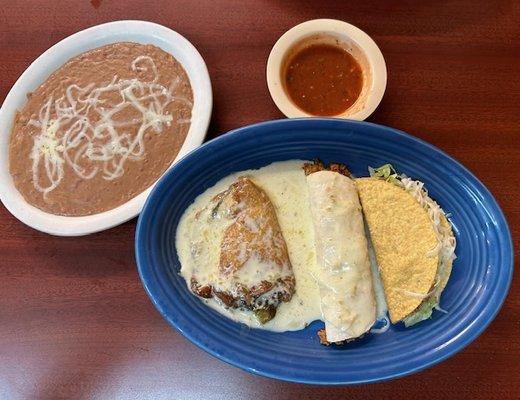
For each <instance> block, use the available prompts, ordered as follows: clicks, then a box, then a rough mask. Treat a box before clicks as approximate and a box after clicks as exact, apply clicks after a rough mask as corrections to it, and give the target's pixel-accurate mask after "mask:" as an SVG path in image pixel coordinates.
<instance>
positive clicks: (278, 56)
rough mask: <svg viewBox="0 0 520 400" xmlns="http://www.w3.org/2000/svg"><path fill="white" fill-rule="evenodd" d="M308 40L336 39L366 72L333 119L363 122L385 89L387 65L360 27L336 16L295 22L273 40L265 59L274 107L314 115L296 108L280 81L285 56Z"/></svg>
mask: <svg viewBox="0 0 520 400" xmlns="http://www.w3.org/2000/svg"><path fill="white" fill-rule="evenodd" d="M307 40H312V41H314V40H317V41H320V42H321V41H325V42H328V41H331V40H333V41H335V42H336V43H339V45H341V46H342V47H343V48H345V49H346V50H347V51H349V52H350V53H351V54H352V55H353V56H354V58H355V59H356V60H357V61H358V62H359V63H360V65H361V67H362V68H363V70H364V71H365V76H364V78H365V79H364V81H365V82H364V85H363V89H362V91H361V94H360V96H359V98H358V100H357V101H356V102H355V103H354V105H353V106H352V107H350V108H349V109H347V110H346V111H344V112H343V113H342V114H340V115H336V116H335V117H336V118H346V119H355V120H358V121H363V120H364V119H366V118H368V116H369V115H370V114H372V113H373V112H374V110H375V109H376V108H377V106H378V105H379V103H380V102H381V99H382V98H383V94H384V93H385V89H386V78H387V76H386V64H385V59H384V58H383V54H382V53H381V50H379V47H377V44H376V43H375V42H374V41H373V40H372V38H371V37H370V36H368V35H367V34H366V33H365V32H363V31H362V30H361V29H359V28H357V27H355V26H354V25H351V24H348V23H346V22H343V21H338V20H335V19H314V20H311V21H307V22H303V23H301V24H299V25H296V26H295V27H294V28H291V29H289V30H288V31H287V32H285V33H284V34H283V35H282V36H281V37H280V39H278V41H277V42H276V43H275V45H274V46H273V49H272V50H271V53H270V54H269V59H268V61H267V86H268V87H269V92H270V93H271V97H272V98H273V101H274V102H275V104H276V106H277V107H278V108H279V109H280V111H281V112H282V113H284V114H285V115H286V116H287V117H289V118H300V117H313V116H314V115H310V114H307V113H306V112H304V111H303V110H301V109H300V108H298V107H297V106H296V105H295V104H294V103H293V102H292V100H291V99H290V98H289V96H288V95H287V93H286V92H285V90H284V87H283V83H282V74H281V70H282V67H283V64H284V61H285V56H286V55H287V54H288V53H289V52H290V51H291V50H293V49H294V48H295V46H298V45H300V44H302V43H306V41H307Z"/></svg>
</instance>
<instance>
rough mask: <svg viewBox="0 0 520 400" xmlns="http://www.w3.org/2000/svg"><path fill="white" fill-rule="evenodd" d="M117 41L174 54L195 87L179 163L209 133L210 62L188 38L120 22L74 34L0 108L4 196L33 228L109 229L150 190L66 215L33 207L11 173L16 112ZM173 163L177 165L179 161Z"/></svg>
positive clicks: (74, 232) (65, 232)
mask: <svg viewBox="0 0 520 400" xmlns="http://www.w3.org/2000/svg"><path fill="white" fill-rule="evenodd" d="M117 42H134V43H140V44H152V45H155V46H157V47H159V48H161V49H162V50H164V51H165V52H167V53H169V54H171V55H173V56H174V57H175V58H176V59H177V60H178V61H179V62H180V64H181V65H182V66H183V67H184V69H185V70H186V73H187V75H188V77H189V80H190V82H191V86H192V89H193V97H194V102H193V110H192V120H191V126H190V128H189V131H188V133H187V136H186V139H185V141H184V143H183V144H182V147H181V148H180V151H179V153H178V155H177V158H176V159H175V160H177V159H180V158H181V157H182V156H183V155H184V154H186V153H187V152H189V151H190V150H192V149H194V148H196V147H197V146H199V145H200V144H201V143H202V141H203V140H204V137H205V135H206V131H207V128H208V125H209V120H210V116H211V109H212V91H211V82H210V78H209V74H208V71H207V68H206V64H205V63H204V60H203V59H202V57H201V55H200V54H199V52H198V51H197V50H196V49H195V47H194V46H193V45H192V44H191V43H190V42H189V41H188V40H187V39H185V38H184V37H183V36H181V35H180V34H178V33H177V32H175V31H173V30H171V29H169V28H166V27H164V26H161V25H158V24H155V23H151V22H145V21H116V22H110V23H106V24H101V25H97V26H94V27H91V28H88V29H85V30H83V31H80V32H78V33H75V34H74V35H71V36H69V37H67V38H65V39H64V40H62V41H61V42H59V43H57V44H56V45H54V46H52V47H51V48H50V49H48V50H47V51H46V52H44V53H43V54H42V55H41V56H40V57H38V58H37V59H36V60H35V61H34V62H33V63H32V64H31V65H30V66H29V68H27V70H26V71H25V72H24V73H23V74H22V75H21V76H20V78H19V79H18V81H17V82H16V83H15V84H14V86H13V88H12V89H11V91H10V92H9V94H8V95H7V97H6V99H5V101H4V103H3V105H2V108H1V110H0V121H1V122H0V182H1V183H0V198H1V200H2V203H3V204H4V205H5V207H6V208H7V209H8V210H9V211H10V212H11V213H12V214H13V215H14V216H15V217H16V218H18V219H19V220H21V221H22V222H24V223H25V224H27V225H29V226H31V227H32V228H35V229H38V230H40V231H43V232H47V233H51V234H54V235H60V236H78V235H85V234H88V233H92V232H97V231H101V230H104V229H108V228H110V227H113V226H115V225H118V224H120V223H123V222H125V221H127V220H129V219H131V218H133V217H135V216H136V215H137V214H138V213H139V212H140V210H141V208H142V206H143V204H144V201H145V200H146V197H147V196H148V194H149V193H150V190H151V187H148V188H147V189H146V190H144V191H142V192H141V193H140V194H138V195H136V196H135V197H133V198H131V199H130V200H129V201H127V202H125V203H124V204H122V205H120V206H118V207H116V208H113V209H111V210H108V211H105V212H100V213H97V214H93V215H88V216H77V217H76V216H74V217H70V216H63V215H55V214H51V213H48V212H44V211H42V210H41V209H39V208H36V207H34V206H32V205H30V204H29V203H28V202H27V201H26V200H25V199H24V197H22V195H21V194H20V192H19V191H18V190H17V189H16V187H15V185H14V183H13V179H12V177H11V175H10V172H9V162H8V158H9V154H8V153H9V137H10V133H11V129H12V126H13V121H14V117H15V114H16V112H17V110H20V109H21V108H22V106H23V105H24V103H25V102H26V101H27V97H26V96H27V94H28V93H30V92H32V91H34V90H35V89H36V88H37V87H38V86H39V85H40V84H42V82H44V81H45V80H46V79H47V77H48V76H49V75H50V74H51V73H52V72H53V71H54V70H56V69H57V68H58V67H60V66H61V65H62V64H63V63H65V62H66V61H67V60H69V59H71V58H72V57H75V56H78V55H79V54H81V53H84V52H86V51H88V50H91V49H94V48H97V47H100V46H103V45H107V44H113V43H117ZM175 160H174V162H175Z"/></svg>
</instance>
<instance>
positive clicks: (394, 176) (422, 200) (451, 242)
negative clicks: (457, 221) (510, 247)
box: [368, 164, 456, 327]
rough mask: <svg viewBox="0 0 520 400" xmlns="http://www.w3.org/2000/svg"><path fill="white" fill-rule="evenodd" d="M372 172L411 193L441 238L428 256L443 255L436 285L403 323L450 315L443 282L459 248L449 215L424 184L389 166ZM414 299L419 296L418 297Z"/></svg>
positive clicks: (376, 176)
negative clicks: (443, 296)
mask: <svg viewBox="0 0 520 400" xmlns="http://www.w3.org/2000/svg"><path fill="white" fill-rule="evenodd" d="M368 171H369V173H370V176H371V177H373V178H378V179H384V180H386V181H387V182H390V183H393V184H394V185H397V186H399V187H401V188H403V189H404V190H406V191H407V192H408V193H410V194H411V195H412V196H413V198H414V199H415V200H417V201H418V202H419V204H420V205H421V206H422V208H423V209H424V210H425V211H426V212H428V216H429V217H430V220H431V221H432V223H433V227H434V230H435V235H436V236H437V243H438V244H437V246H436V247H435V248H434V249H432V250H431V251H430V252H429V253H428V256H434V255H437V254H438V255H439V265H438V267H437V275H436V277H435V284H434V286H433V288H432V290H431V291H430V292H429V293H427V294H425V295H420V294H419V296H422V297H423V301H422V303H421V304H420V305H419V307H417V309H416V310H415V311H414V312H412V313H411V314H410V315H409V316H408V317H406V318H405V319H404V320H403V322H404V324H405V326H407V327H408V326H412V325H414V324H416V323H418V322H421V321H424V320H425V319H428V318H430V317H431V315H432V311H433V309H434V308H435V309H437V310H439V311H443V312H446V311H445V310H443V309H442V308H441V307H440V305H439V302H440V298H441V293H442V291H443V290H444V285H443V282H445V281H446V275H447V274H448V273H449V270H448V268H447V265H448V264H449V263H450V262H452V261H453V260H454V259H455V246H456V241H455V237H454V236H453V232H452V230H451V227H450V226H445V225H443V224H442V216H445V215H446V214H445V213H444V211H443V210H442V208H441V207H440V206H439V205H438V204H437V203H436V202H435V201H434V200H433V199H431V198H430V197H429V196H428V191H427V190H426V188H425V187H424V183H423V182H420V181H415V180H413V179H411V178H409V177H407V176H406V175H404V174H398V173H397V172H396V170H395V169H394V167H393V166H392V165H391V164H385V165H382V166H381V167H378V168H371V167H369V168H368ZM414 295H416V294H415V293H414Z"/></svg>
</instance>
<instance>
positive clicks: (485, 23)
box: [0, 0, 520, 400]
mask: <svg viewBox="0 0 520 400" xmlns="http://www.w3.org/2000/svg"><path fill="white" fill-rule="evenodd" d="M92 3H95V6H94V5H92V4H91V3H90V2H89V1H86V0H85V1H76V2H74V1H41V0H40V1H38V0H33V1H23V2H14V1H12V2H11V1H3V2H2V4H1V6H0V60H1V62H0V78H1V79H0V100H3V99H4V98H5V96H6V94H7V92H8V90H9V89H10V87H11V86H12V85H13V84H14V82H15V81H16V79H17V78H18V76H19V75H20V74H21V73H22V72H23V71H24V69H25V68H27V66H28V65H29V63H30V62H31V61H32V60H34V59H35V58H36V57H37V56H38V55H40V53H42V52H43V51H44V50H46V49H47V48H48V47H50V46H51V45H53V44H54V43H56V42H58V41H59V40H61V39H63V38H64V37H66V36H68V35H70V34H72V33H74V32H76V31H78V30H81V29H84V28H87V27H89V26H92V25H96V24H99V23H102V22H107V21H113V20H118V19H144V20H150V21H155V22H158V23H160V24H163V25H165V26H168V27H170V28H172V29H174V30H176V31H178V32H179V33H181V34H182V35H184V36H186V37H187V38H188V39H189V40H190V41H192V43H193V44H194V45H195V46H196V47H197V48H198V50H199V51H200V53H201V54H202V56H203V57H204V59H205V60H206V63H207V65H208V68H209V72H210V75H211V79H212V83H213V90H214V109H213V118H212V122H211V126H210V129H209V134H208V137H215V136H217V135H219V134H222V133H224V132H226V131H228V130H230V129H233V128H237V127H240V126H242V125H246V124H250V123H253V122H258V121H264V120H269V119H274V118H281V117H283V116H282V114H281V113H280V112H279V111H278V109H277V108H276V107H275V105H274V103H273V102H272V101H271V98H270V97H269V93H268V91H267V86H266V82H265V64H266V60H267V56H268V54H269V51H270V49H271V47H272V45H273V44H274V42H275V41H276V40H277V38H278V37H279V36H280V35H281V34H282V33H283V32H285V31H286V30H287V29H289V28H290V27H292V26H293V25H296V24H298V23H300V22H302V21H305V20H308V19H313V18H320V17H330V18H338V19H342V20H345V21H348V22H351V23H353V24H355V25H357V26H359V27H360V28H361V29H363V30H365V31H366V32H368V33H369V34H370V35H371V36H372V37H373V38H374V40H375V41H376V42H377V43H378V45H379V46H380V48H381V50H382V52H383V54H384V56H385V58H386V62H387V66H388V88H387V91H386V94H385V97H384V99H383V102H382V103H381V105H380V106H379V109H378V110H377V111H376V112H375V113H374V114H373V115H372V116H371V117H370V118H369V121H373V122H377V123H381V124H385V125H389V126H392V127H395V128H398V129H402V130H404V131H406V132H409V133H411V134H413V135H415V136H418V137H421V138H423V139H426V140H427V141H429V142H431V143H433V144H435V145H436V146H438V147H440V148H441V149H443V150H445V151H447V152H448V153H449V154H451V155H452V156H454V157H456V158H457V159H458V160H460V161H461V162H462V163H463V164H464V165H466V166H467V167H469V168H470V169H471V170H472V171H473V172H474V173H475V174H476V175H477V176H478V177H479V178H480V179H481V180H482V181H483V182H484V183H485V184H486V185H487V186H488V187H489V189H490V190H491V191H492V192H493V194H494V195H495V196H496V198H497V200H498V201H499V203H500V204H501V206H502V207H503V210H504V212H505V214H506V216H507V218H508V220H509V223H510V226H511V231H512V233H513V237H514V239H516V241H517V240H518V239H519V238H520V191H519V189H518V171H519V169H520V67H519V61H520V3H519V2H513V1H512V2H490V1H482V2H480V3H479V2H473V1H458V2H457V1H422V2H419V1H407V2H392V3H384V2H380V1H366V0H365V1H362V2H348V1H326V0H318V1H281V0H279V1H276V0H263V1H245V0H241V1H240V0H238V1H174V0H170V1H151V2H146V1H115V0H114V1H109V0H106V1H101V2H100V1H99V0H98V1H93V2H92ZM0 217H1V224H0V276H1V279H0V398H2V399H58V398H68V399H83V398H99V399H109V398H134V399H137V398H139V399H148V398H149V399H246V398H254V399H273V398H286V399H292V398H294V399H296V398H300V399H307V398H313V399H318V398H327V399H332V398H349V399H361V398H369V397H374V398H375V397H376V396H377V397H378V398H390V397H391V396H395V397H399V398H402V399H407V398H412V397H419V396H420V398H432V399H437V400H440V399H447V398H451V395H453V394H454V393H455V392H456V393H458V395H459V396H458V398H461V399H462V398H465V399H472V400H475V399H513V398H519V396H520V390H519V388H520V339H519V337H520V335H519V333H520V329H519V328H520V323H519V321H520V279H518V276H515V279H514V281H513V285H512V287H511V292H510V294H509V296H508V298H507V300H506V302H505V304H504V307H503V309H502V311H501V312H500V314H499V315H498V316H497V318H496V319H495V321H494V322H493V323H492V324H491V325H490V327H489V328H488V329H487V330H486V332H485V333H484V334H483V335H482V336H481V337H480V338H478V339H477V340H476V341H475V342H474V343H472V344H471V345H470V346H469V347H467V348H466V349H464V350H463V351H462V352H460V353H459V354H457V355H455V356H454V357H452V358H450V359H449V360H447V361H445V362H443V363H442V364H440V365H437V366H435V367H432V368H430V369H428V370H426V371H423V372H421V373H418V374H415V375H413V376H409V377H406V378H403V379H399V380H394V381H390V382H384V383H379V384H373V385H363V386H355V387H342V388H340V387H337V388H328V387H319V386H305V385H297V384H291V383H283V382H277V381H274V380H270V379H267V378H262V377H258V376H253V375H250V374H248V373H246V372H244V371H242V370H239V369H237V368H234V367H231V366H229V365H227V364H224V363H222V362H220V361H218V360H217V359H215V358H213V357H211V356H209V355H208V354H206V353H204V352H203V351H202V350H199V349H198V348H197V347H195V346H194V345H193V344H191V343H190V342H189V341H188V340H186V339H184V338H183V337H182V336H181V335H180V334H179V333H177V332H176V331H174V330H173V329H172V328H170V327H169V326H168V324H167V323H166V322H165V321H164V320H163V319H162V318H161V316H160V315H159V313H158V312H157V311H156V310H155V308H154V307H153V305H152V303H151V302H150V300H149V299H148V297H147V296H146V294H145V292H144V290H143V288H142V286H141V283H140V281H139V278H138V274H137V271H136V266H135V262H134V253H133V243H134V231H135V222H136V221H135V219H134V220H132V221H130V222H128V223H126V224H123V225H122V226H119V227H117V228H114V229H111V230H108V231H106V232H102V233H99V234H94V235H90V236H86V237H81V238H59V237H52V236H49V235H46V234H42V233H39V232H36V231H35V230H32V229H30V228H28V227H26V226H24V225H23V224H22V223H20V222H18V221H17V220H16V219H15V218H14V217H12V216H11V215H10V214H9V213H8V212H7V211H6V210H5V208H3V207H1V208H0ZM515 248H516V250H515V251H516V257H517V258H518V247H517V246H515ZM316 367H317V368H319V366H318V365H317V366H316Z"/></svg>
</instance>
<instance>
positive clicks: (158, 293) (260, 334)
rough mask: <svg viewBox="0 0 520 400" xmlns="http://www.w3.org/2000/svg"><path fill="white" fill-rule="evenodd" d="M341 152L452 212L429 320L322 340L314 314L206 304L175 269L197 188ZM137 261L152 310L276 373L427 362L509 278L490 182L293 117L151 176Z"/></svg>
mask: <svg viewBox="0 0 520 400" xmlns="http://www.w3.org/2000/svg"><path fill="white" fill-rule="evenodd" d="M316 157H318V158H320V159H322V160H324V161H325V162H331V161H336V162H343V163H345V164H347V165H348V167H349V169H350V170H351V171H352V172H353V173H354V175H356V176H364V175H367V167H368V166H378V165H381V164H384V163H387V162H390V163H392V164H393V165H394V166H395V167H396V169H397V170H399V171H401V172H403V173H405V174H407V175H408V176H411V177H413V178H415V179H419V180H421V181H423V182H425V183H426V185H427V187H428V190H429V192H430V194H431V196H432V197H433V198H434V199H435V200H437V201H438V203H439V204H440V205H441V206H442V207H443V209H444V210H445V211H446V212H447V213H449V214H451V218H450V220H451V222H452V223H453V228H454V232H455V235H456V237H457V242H458V245H457V250H456V253H457V259H456V260H455V264H454V267H453V273H452V276H451V279H450V281H449V283H448V286H447V287H446V289H445V291H444V294H443V297H442V302H441V306H442V307H443V308H444V309H446V310H448V311H449V313H448V314H443V313H441V312H438V311H435V312H434V315H433V317H432V319H430V320H428V321H425V322H423V323H420V324H418V325H416V326H415V327H412V328H408V329H405V328H404V327H403V326H401V325H395V326H392V327H391V328H390V329H389V330H388V331H387V332H386V333H384V334H380V335H377V334H369V335H365V337H364V338H363V339H361V340H358V341H356V342H354V343H350V344H348V345H346V346H343V347H337V346H331V347H324V346H321V345H320V344H319V341H318V338H317V336H316V331H317V330H318V329H319V328H321V327H322V325H323V324H322V323H321V322H319V321H317V322H314V323H313V324H311V325H310V326H309V327H307V328H306V329H304V330H301V331H298V332H286V333H274V332H268V331H263V330H259V329H250V328H247V327H246V326H245V325H242V324H238V323H235V322H233V321H231V320H228V319H227V318H225V317H223V316H221V315H220V314H218V313H216V312H215V311H213V310H211V309H210V308H208V307H207V306H205V305H204V304H203V303H202V302H201V301H200V300H199V299H198V298H196V297H195V296H193V295H192V294H191V293H190V292H189V291H188V289H187V287H186V283H185V281H184V280H183V278H182V277H181V276H180V275H179V274H178V271H179V269H180V265H179V260H178V258H177V254H176V251H175V231H176V227H177V223H178V222H179V219H180V217H181V215H182V213H183V211H184V210H185V209H186V207H188V205H189V204H190V203H191V202H192V201H193V200H194V199H195V197H196V196H197V195H199V194H200V193H202V192H203V191H204V190H206V189H207V188H209V187H211V186H212V185H213V184H215V183H216V182H217V181H218V180H219V179H221V178H223V177H224V176H226V175H229V174H231V173H232V172H236V171H240V170H245V169H249V168H258V167H262V166H265V165H268V164H270V163H272V162H274V161H280V160H290V159H314V158H316ZM135 246H136V247H135V249H136V259H137V265H138V268H139V273H140V275H141V279H142V281H143V284H144V287H145V289H146V291H147V292H148V295H149V296H150V298H151V299H152V301H153V303H154V304H155V306H156V307H157V309H158V310H159V311H160V313H161V314H162V315H163V317H164V318H165V319H166V320H167V321H168V322H169V323H170V324H171V325H172V326H174V327H175V328H177V330H179V332H181V333H182V334H183V335H184V336H185V337H186V338H188V339H189V340H191V341H192V342H193V343H195V344H196V345H197V346H199V347H200V348H202V349H203V350H205V351H207V352H208V353H210V354H212V355H214V356H216V357H218V358H220V359H221V360H223V361H226V362H228V363H230V364H232V365H235V366H237V367H240V368H243V369H244V370H246V371H249V372H252V373H255V374H259V375H263V376H267V377H271V378H276V379H282V380H286V381H293V382H303V383H312V384H341V385H343V384H354V383H363V382H374V381H380V380H384V379H390V378H395V377H399V376H403V375H407V374H411V373H413V372H416V371H419V370H421V369H424V368H426V367H428V366H431V365H433V364H435V363H438V362H440V361H442V360H444V359H446V358H447V357H449V356H451V355H453V354H454V353H456V352H457V351H459V350H461V349H462V348H463V347H465V346H466V345H468V344H469V343H470V342H472V341H473V340H474V339H475V338H476V337H477V336H478V335H479V334H480V333H482V331H483V330H484V329H485V328H486V327H487V326H488V324H489V323H490V322H491V321H492V319H493V318H494V317H495V315H496V314H497V312H498V310H499V309H500V307H501V305H502V303H503V301H504V299H505V297H506V294H507V291H508V288H509V285H510V281H511V277H512V271H513V252H512V242H511V235H510V232H509V229H508V226H507V222H506V220H505V218H504V215H503V214H502V211H501V210H500V208H499V206H498V204H497V203H496V201H495V199H494V198H493V196H492V195H491V194H490V193H489V191H488V190H487V189H486V188H485V187H484V185H482V183H480V182H479V181H478V180H477V178H475V176H473V175H472V174H471V173H470V172H469V171H468V170H467V169H466V168H464V167H463V166H462V165H461V164H459V163H458V162H457V161H455V160H454V159H452V158H451V157H449V156H448V155H446V154H445V153H443V152H442V151H440V150H439V149H437V148H435V147H433V146H432V145H430V144H428V143H426V142H424V141H421V140H419V139H417V138H414V137H412V136H409V135H407V134H406V133H403V132H399V131H397V130H395V129H391V128H387V127H384V126H380V125H374V124H370V123H366V122H351V121H344V120H336V119H314V118H313V119H300V120H295V119H292V120H288V119H286V120H280V121H271V122H265V123H261V124H257V125H251V126H247V127H244V128H240V129H237V130H235V131H233V132H231V133H229V134H227V135H224V136H221V137H219V138H217V139H215V140H213V141H211V142H208V143H206V144H205V145H203V146H201V147H199V148H198V149H197V150H195V151H193V152H192V153H190V154H189V155H187V156H186V157H185V158H184V159H182V160H181V161H179V162H178V163H177V164H176V165H175V166H174V167H173V168H172V169H171V170H170V171H169V172H167V173H166V175H165V176H164V177H163V178H162V179H161V180H160V182H159V183H158V184H157V185H156V187H155V189H154V190H153V192H152V193H151V194H150V197H149V198H148V201H147V202H146V204H145V206H144V209H143V211H142V213H141V216H140V218H139V223H138V225H137V233H136V245H135Z"/></svg>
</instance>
